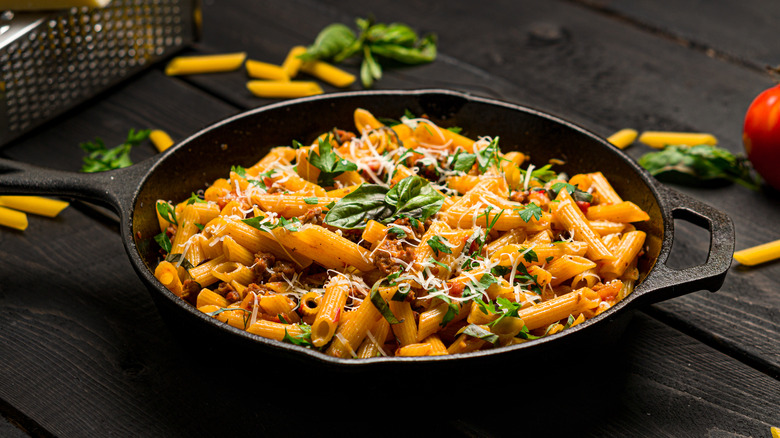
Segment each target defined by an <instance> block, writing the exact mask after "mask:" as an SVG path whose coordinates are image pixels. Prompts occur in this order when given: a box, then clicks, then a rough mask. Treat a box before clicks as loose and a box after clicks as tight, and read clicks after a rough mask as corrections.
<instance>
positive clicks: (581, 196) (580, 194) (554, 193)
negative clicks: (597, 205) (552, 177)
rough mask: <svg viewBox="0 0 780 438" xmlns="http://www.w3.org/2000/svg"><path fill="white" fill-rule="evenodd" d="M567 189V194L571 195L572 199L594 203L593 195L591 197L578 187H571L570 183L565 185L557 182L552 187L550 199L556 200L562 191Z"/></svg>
mask: <svg viewBox="0 0 780 438" xmlns="http://www.w3.org/2000/svg"><path fill="white" fill-rule="evenodd" d="M563 189H566V192H568V193H569V195H571V197H572V199H574V200H575V201H578V202H593V195H591V194H590V193H588V192H584V191H582V190H580V189H578V188H577V186H574V185H571V184H569V183H563V182H557V183H555V184H553V185H552V187H550V192H551V193H550V199H555V198H557V197H558V193H560V192H561V190H563Z"/></svg>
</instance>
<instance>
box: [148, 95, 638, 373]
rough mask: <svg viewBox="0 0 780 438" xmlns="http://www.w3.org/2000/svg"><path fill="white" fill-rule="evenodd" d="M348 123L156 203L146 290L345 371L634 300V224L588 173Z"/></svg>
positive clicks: (526, 336)
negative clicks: (156, 228) (156, 247)
mask: <svg viewBox="0 0 780 438" xmlns="http://www.w3.org/2000/svg"><path fill="white" fill-rule="evenodd" d="M354 118H355V129H354V131H345V130H340V129H334V130H332V131H330V132H326V133H322V135H320V136H319V137H318V138H317V139H316V140H315V141H314V142H313V143H312V144H309V145H303V144H300V143H298V142H296V141H293V142H292V143H293V144H292V146H290V147H287V146H282V147H275V148H273V149H271V150H270V152H269V153H268V154H267V155H265V156H264V157H262V158H260V160H259V161H258V162H257V163H255V164H254V165H252V166H251V167H247V168H244V167H240V166H233V168H232V169H231V171H230V174H229V175H226V178H222V179H218V180H216V181H214V182H213V184H211V185H210V186H209V187H208V188H206V189H205V190H204V191H202V192H201V193H197V194H196V193H193V195H192V196H191V197H190V198H189V199H187V200H184V201H182V202H178V203H176V204H173V203H171V202H169V201H168V200H160V201H158V202H157V215H158V219H159V223H160V230H161V233H160V234H159V235H158V236H156V237H155V240H156V241H157V242H158V243H159V244H160V246H161V248H162V249H161V252H162V254H163V255H164V256H165V257H164V260H162V261H161V262H160V263H159V265H158V266H157V268H156V270H155V276H156V277H157V278H158V279H159V280H160V282H161V283H162V284H164V285H165V286H166V287H167V288H168V289H169V290H170V291H171V292H173V293H174V294H176V295H177V296H179V297H181V298H182V299H184V300H186V301H188V302H190V303H191V304H193V305H194V306H196V307H197V308H198V309H199V310H200V311H201V312H204V313H206V314H208V315H210V316H212V317H214V318H216V319H218V320H220V321H222V322H224V323H227V324H230V325H232V326H234V327H237V328H239V329H241V330H246V331H248V332H250V333H253V334H256V335H259V336H263V337H266V338H271V339H275V340H278V341H283V342H290V343H294V344H297V345H301V346H304V347H308V348H313V349H317V350H320V351H322V352H323V353H325V354H327V355H331V356H336V357H344V358H350V357H352V358H369V357H375V356H393V355H395V356H422V355H446V354H458V353H465V352H469V351H474V350H480V349H488V348H499V347H502V346H507V345H512V344H515V343H521V342H527V341H528V340H531V339H536V338H538V337H542V336H550V335H552V334H555V333H558V332H560V331H562V330H566V329H568V328H570V327H572V326H574V325H577V324H580V323H581V322H583V321H585V320H587V319H589V318H592V317H594V316H596V315H598V314H599V313H601V312H603V311H604V310H606V309H608V308H609V307H611V306H612V305H614V304H615V303H616V302H618V301H619V300H621V299H622V298H624V297H625V296H626V295H628V294H629V293H630V292H631V290H632V289H633V287H634V284H635V282H636V281H637V280H638V277H639V275H638V270H637V260H638V259H639V258H640V257H641V255H642V254H643V253H644V245H645V237H646V236H645V233H644V232H643V231H640V230H638V229H636V228H635V227H634V225H632V223H636V222H641V221H646V220H648V219H649V216H648V214H647V213H646V212H645V211H643V210H642V209H641V208H640V207H638V206H637V205H635V204H633V203H632V202H629V201H624V200H623V199H622V198H621V197H620V196H619V194H618V193H616V192H615V190H614V189H613V187H612V186H611V184H610V183H609V181H608V180H607V179H606V178H605V177H604V175H603V174H602V173H601V172H593V173H586V174H578V175H574V176H572V177H570V178H569V177H568V176H567V175H565V174H563V173H557V172H555V171H554V170H553V169H552V165H545V166H542V167H535V166H534V165H532V164H526V161H527V158H528V157H526V156H525V155H524V154H523V153H521V152H516V151H512V152H506V153H504V152H502V151H501V149H500V147H499V138H498V137H494V138H490V137H482V138H479V139H476V140H474V139H471V138H468V137H466V136H463V135H461V134H459V133H458V132H456V130H455V129H444V128H442V127H440V126H437V125H436V124H435V123H433V122H432V121H430V120H428V119H426V118H424V117H412V116H408V115H407V116H405V117H403V118H402V119H401V121H400V122H398V123H392V124H385V123H382V122H380V121H379V120H378V119H377V118H376V117H374V115H372V114H371V113H370V112H368V111H366V110H364V109H357V110H355V112H354Z"/></svg>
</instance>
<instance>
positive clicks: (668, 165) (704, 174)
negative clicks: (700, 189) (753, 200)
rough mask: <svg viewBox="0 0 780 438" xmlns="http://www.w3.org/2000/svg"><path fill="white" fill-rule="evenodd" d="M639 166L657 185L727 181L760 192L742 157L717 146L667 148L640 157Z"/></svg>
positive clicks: (755, 179) (701, 145)
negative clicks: (656, 180)
mask: <svg viewBox="0 0 780 438" xmlns="http://www.w3.org/2000/svg"><path fill="white" fill-rule="evenodd" d="M639 165H640V166H642V167H644V168H645V169H647V170H648V171H649V172H650V174H651V175H653V176H654V177H656V178H658V179H659V180H661V181H668V182H677V183H683V184H689V185H696V184H708V183H713V182H718V181H731V182H735V183H737V184H740V185H743V186H745V187H747V188H749V189H751V190H759V188H760V182H759V181H758V179H757V178H756V177H755V176H754V174H753V173H752V170H751V168H750V165H749V164H748V162H747V160H746V159H745V158H744V157H739V156H736V155H734V154H732V153H731V152H729V151H727V150H726V149H722V148H719V147H717V146H711V145H706V144H700V145H696V146H680V145H670V146H667V147H666V148H664V150H662V151H660V152H650V153H647V154H645V155H643V156H642V157H641V158H640V159H639Z"/></svg>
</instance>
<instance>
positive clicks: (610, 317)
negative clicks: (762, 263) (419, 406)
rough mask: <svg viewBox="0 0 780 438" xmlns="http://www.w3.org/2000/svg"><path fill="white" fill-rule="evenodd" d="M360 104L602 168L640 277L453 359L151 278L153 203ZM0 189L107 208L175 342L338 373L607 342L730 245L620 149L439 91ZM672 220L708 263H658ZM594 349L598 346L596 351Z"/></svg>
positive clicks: (9, 169) (701, 280) (339, 99)
mask: <svg viewBox="0 0 780 438" xmlns="http://www.w3.org/2000/svg"><path fill="white" fill-rule="evenodd" d="M358 107H360V108H365V109H367V110H369V111H371V112H372V113H373V114H375V115H377V116H381V117H388V118H399V117H400V116H401V115H402V114H404V111H405V110H409V111H411V112H412V113H414V114H425V115H427V116H428V117H430V118H431V119H432V120H433V121H435V122H437V123H439V124H441V125H443V126H445V127H448V126H459V127H461V128H462V129H463V134H464V135H467V136H470V137H472V138H476V137H478V136H499V137H500V144H501V148H502V150H503V151H505V152H506V151H509V150H512V149H515V148H516V149H517V150H520V151H522V152H525V153H528V154H530V156H531V162H532V163H534V164H535V165H537V166H539V165H543V164H546V163H547V162H548V161H549V160H550V159H553V158H557V159H561V160H563V161H565V164H563V165H561V166H560V167H558V168H557V170H559V171H565V172H566V173H568V174H569V175H574V174H576V173H581V172H593V171H601V172H603V173H604V175H606V177H607V178H608V179H609V181H610V182H611V183H612V184H613V186H614V187H615V189H616V190H617V191H618V193H620V194H621V196H622V197H623V198H624V199H626V200H630V201H633V202H634V203H636V204H638V205H639V206H640V207H642V208H643V209H644V210H645V211H647V212H648V213H649V214H650V217H651V220H650V221H649V222H648V223H646V224H642V225H640V226H639V228H640V229H642V230H644V231H646V232H647V235H648V238H647V255H646V257H645V261H644V262H643V263H642V264H641V266H640V272H641V281H640V282H639V283H638V286H637V287H636V289H635V291H634V292H633V293H632V294H631V295H629V296H628V297H627V298H626V299H624V300H623V301H621V302H620V303H618V304H617V305H615V306H614V307H612V308H611V309H609V310H608V311H606V312H604V313H603V314H601V315H599V316H597V317H596V318H593V319H591V320H588V321H586V322H585V323H583V324H580V325H578V326H575V327H573V328H571V329H568V330H565V331H563V332H561V333H559V334H555V335H552V336H549V337H545V338H541V339H538V340H535V341H531V342H527V343H524V344H518V345H514V346H511V347H507V348H501V349H492V350H486V351H479V352H473V353H467V354H463V355H454V356H436V357H421V358H394V357H379V358H374V359H368V360H351V359H335V358H331V357H328V356H325V355H324V354H322V353H319V352H317V351H314V350H309V349H305V348H302V347H298V346H294V345H292V344H287V343H281V342H277V341H273V340H269V339H265V338H261V337H258V336H255V335H252V334H249V333H246V332H244V331H241V330H238V329H235V328H233V327H230V326H228V325H226V324H223V323H221V322H219V321H217V320H215V319H214V318H211V317H209V316H206V315H204V314H203V313H201V312H199V311H198V310H197V309H195V308H194V307H193V306H191V305H190V304H187V303H186V302H184V301H182V300H181V299H179V298H177V297H176V296H175V295H173V294H172V293H171V292H169V291H168V290H167V289H166V288H165V287H163V286H162V285H161V284H160V283H159V282H158V281H157V280H156V279H155V277H154V275H153V270H154V266H155V265H156V263H157V261H158V256H159V253H158V251H157V248H156V247H155V244H154V243H153V241H152V236H154V235H155V234H157V233H158V232H159V228H158V223H157V218H156V215H155V210H154V204H155V201H156V200H157V199H166V200H181V199H185V198H187V197H188V196H189V195H190V193H192V192H193V191H196V190H198V189H203V188H205V187H206V185H207V184H210V183H211V182H213V181H214V180H215V179H217V178H221V177H224V176H225V175H227V174H228V172H229V169H230V167H231V165H241V166H246V167H249V166H251V165H252V164H254V163H255V162H256V161H257V160H258V159H259V158H260V157H262V156H263V155H264V154H265V153H266V152H267V151H268V149H269V148H270V147H273V146H278V145H290V144H291V142H292V140H293V139H295V140H299V141H302V142H304V143H305V142H309V141H312V140H313V139H314V138H315V137H316V136H317V135H318V134H320V133H322V132H324V131H327V130H330V129H332V128H334V127H339V128H342V129H348V130H353V129H354V127H353V121H352V120H353V111H354V110H355V108H358ZM0 193H4V194H38V195H49V196H62V197H72V198H76V199H82V200H86V201H89V202H92V203H95V204H99V205H102V206H107V207H110V208H112V209H114V210H115V211H117V213H118V214H119V217H120V218H121V234H122V241H123V242H124V246H125V249H126V251H127V253H128V255H129V257H130V261H131V262H132V264H133V267H134V268H135V270H136V272H137V273H138V275H139V276H140V277H141V279H142V280H143V281H144V283H145V284H146V285H147V287H148V288H149V290H150V292H151V294H152V297H153V298H154V301H155V302H156V304H157V307H158V309H159V311H160V313H161V314H162V316H163V318H164V319H165V320H166V321H167V322H168V323H169V326H170V327H171V328H172V330H173V331H174V332H177V333H178V334H180V335H181V337H180V339H182V341H183V342H185V343H192V344H194V345H197V347H198V348H199V349H206V350H209V351H213V352H214V353H216V354H220V352H222V354H224V352H226V351H228V350H226V348H239V349H240V352H241V353H240V354H241V355H242V356H246V355H249V354H252V355H256V357H258V358H260V359H261V360H262V359H264V358H265V359H273V360H274V361H283V362H284V363H290V364H295V365H300V366H304V367H306V366H309V365H312V364H314V365H316V366H317V367H318V368H319V369H324V368H328V367H329V368H332V369H333V370H337V371H346V372H351V371H355V370H358V369H360V370H365V369H372V370H376V369H378V368H381V369H392V370H401V371H403V370H406V369H412V368H414V369H415V370H418V369H420V368H421V367H426V369H429V370H433V369H435V370H437V372H438V371H441V370H444V369H451V370H457V369H462V368H461V367H462V366H471V365H473V364H482V365H488V366H492V365H493V364H498V363H503V364H506V363H513V362H507V361H515V360H517V361H518V362H516V363H520V362H519V361H522V360H527V359H533V360H536V359H538V358H539V357H542V356H545V357H547V356H548V355H552V357H556V353H565V352H569V351H573V349H574V348H580V347H583V346H587V348H589V349H591V350H590V351H593V350H592V348H593V347H595V346H596V345H597V344H598V343H601V342H602V341H610V340H614V339H616V338H617V337H619V335H620V334H621V333H622V332H623V330H624V327H625V325H626V322H627V320H628V319H629V318H627V317H628V316H629V315H631V314H632V313H633V312H632V310H633V309H635V308H636V307H637V306H639V305H644V304H647V303H653V302H658V301H661V300H665V299H669V298H673V297H676V296H679V295H682V294H685V293H689V292H693V291H697V290H702V289H707V290H710V291H715V290H717V289H718V288H720V286H721V285H722V284H723V280H724V277H725V276H726V272H727V270H728V268H729V266H730V264H731V258H732V254H733V250H734V228H733V224H732V222H731V219H730V218H729V217H728V216H726V215H725V214H723V213H721V212H720V211H718V210H716V209H713V208H712V207H710V206H708V205H706V204H703V203H701V202H699V201H697V200H695V199H692V198H690V197H688V196H685V195H682V194H680V193H678V192H676V191H674V190H671V189H668V188H666V187H665V186H663V185H661V184H659V183H658V182H656V181H655V180H654V179H653V178H652V177H651V176H650V175H649V174H648V173H647V172H645V171H644V170H643V169H642V168H640V167H639V166H638V165H637V164H636V163H635V162H634V161H633V160H632V159H631V158H629V157H628V156H627V155H625V154H624V153H623V152H621V151H619V150H618V149H616V148H614V147H612V146H611V145H610V144H609V143H607V142H606V141H605V140H604V139H602V138H599V137H598V136H596V135H594V134H592V133H590V132H588V131H586V130H584V129H582V128H581V127H579V126H576V125H574V124H572V123H570V122H567V121H564V120H561V119H559V118H556V117H554V116H550V115H547V114H544V113H541V112H539V111H536V110H533V109H529V108H526V107H522V106H518V105H514V104H509V103H505V102H500V101H496V100H491V99H485V98H480V97H475V96H470V95H468V94H463V93H459V92H453V91H447V90H417V91H361V92H348V93H339V94H329V95H323V96H315V97H310V98H303V99H297V100H293V101H288V102H282V103H277V104H274V105H269V106H265V107H261V108H257V109H254V110H251V111H247V112H245V113H242V114H239V115H236V116H233V117H230V118H228V119H226V120H224V121H222V122H219V123H217V124H215V125H213V126H210V127H208V128H206V129H204V130H202V131H200V132H198V133H196V134H195V135H193V136H191V137H189V138H188V139H186V140H184V141H183V142H181V143H180V144H178V145H177V146H175V147H173V148H171V149H169V150H167V151H165V152H164V153H162V154H161V155H160V156H157V157H153V158H150V159H148V160H146V161H144V162H141V163H139V164H136V165H133V166H131V167H128V168H125V169H119V170H115V171H110V172H104V173H99V174H81V173H76V172H63V171H54V170H50V169H43V168H39V167H35V166H31V165H27V164H23V163H19V162H15V161H11V160H0ZM674 219H684V220H687V221H689V222H691V223H693V224H695V225H697V226H699V227H702V228H704V229H706V230H708V231H709V233H710V249H709V253H708V256H707V261H706V262H705V263H704V264H703V265H700V266H695V267H690V268H687V269H682V270H675V269H671V268H669V267H668V266H667V265H666V264H665V263H666V260H667V257H668V256H669V252H670V250H671V248H672V242H673V239H674ZM596 351H597V350H596Z"/></svg>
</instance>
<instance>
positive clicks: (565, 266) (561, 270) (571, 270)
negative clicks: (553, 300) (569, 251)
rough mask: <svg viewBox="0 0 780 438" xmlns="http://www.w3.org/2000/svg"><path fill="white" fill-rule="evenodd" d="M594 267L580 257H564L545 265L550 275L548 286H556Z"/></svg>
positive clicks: (590, 262) (591, 262) (592, 263)
mask: <svg viewBox="0 0 780 438" xmlns="http://www.w3.org/2000/svg"><path fill="white" fill-rule="evenodd" d="M595 267H596V263H595V262H593V261H590V260H588V259H586V258H585V257H580V256H570V255H565V256H563V257H560V258H558V259H555V261H553V262H552V263H550V264H549V265H547V272H549V273H550V274H551V275H552V280H550V284H551V285H553V286H558V285H559V284H561V283H563V282H564V281H565V280H568V279H570V278H572V277H574V276H576V275H578V274H581V273H583V272H585V271H587V270H589V269H593V268H595Z"/></svg>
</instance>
